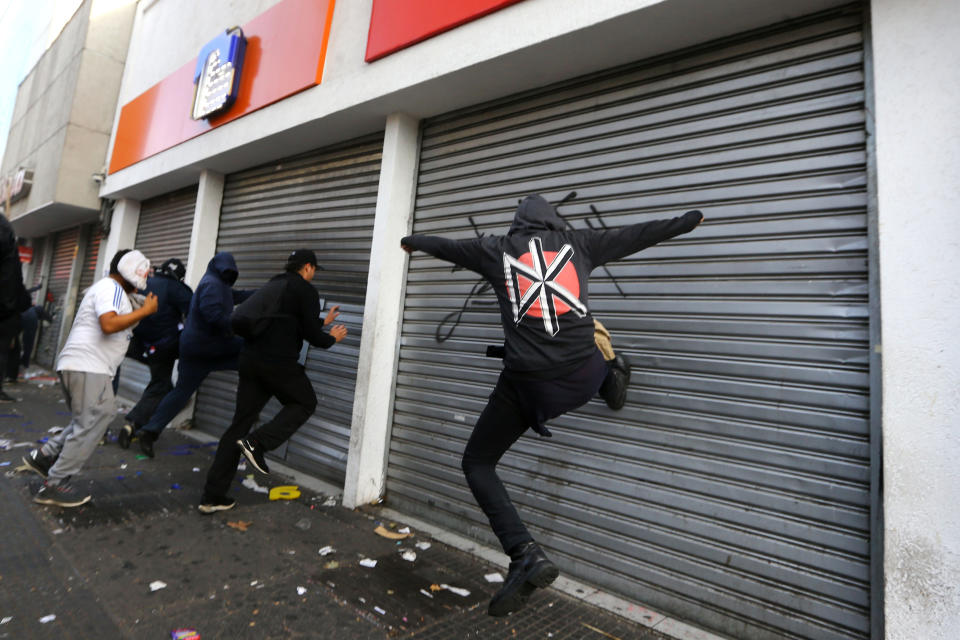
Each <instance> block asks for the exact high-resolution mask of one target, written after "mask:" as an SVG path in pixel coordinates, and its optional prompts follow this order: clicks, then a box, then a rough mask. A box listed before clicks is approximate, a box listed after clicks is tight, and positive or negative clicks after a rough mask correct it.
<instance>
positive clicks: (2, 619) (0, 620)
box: [0, 616, 13, 624]
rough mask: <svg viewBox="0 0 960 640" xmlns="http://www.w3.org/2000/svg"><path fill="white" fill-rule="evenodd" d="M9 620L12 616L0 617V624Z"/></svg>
mask: <svg viewBox="0 0 960 640" xmlns="http://www.w3.org/2000/svg"><path fill="white" fill-rule="evenodd" d="M11 620H13V616H7V617H6V618H0V624H7V623H8V622H10V621H11Z"/></svg>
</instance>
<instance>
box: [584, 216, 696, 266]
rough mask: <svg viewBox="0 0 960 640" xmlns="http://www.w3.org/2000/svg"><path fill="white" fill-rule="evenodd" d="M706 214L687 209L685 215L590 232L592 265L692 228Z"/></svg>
mask: <svg viewBox="0 0 960 640" xmlns="http://www.w3.org/2000/svg"><path fill="white" fill-rule="evenodd" d="M703 219H704V217H703V213H701V212H700V211H699V210H696V209H695V210H693V211H687V212H686V213H685V214H683V215H682V216H679V217H676V218H671V219H669V220H653V221H652V222H641V223H639V224H632V225H629V226H626V227H617V228H614V229H604V230H603V231H593V232H590V233H589V236H588V241H587V242H588V245H589V247H590V255H591V258H592V260H593V265H594V266H596V267H599V266H601V265H603V264H606V263H607V262H612V261H614V260H619V259H620V258H623V257H626V256H629V255H630V254H632V253H636V252H637V251H640V250H642V249H646V248H647V247H652V246H653V245H655V244H657V243H658V242H663V241H664V240H669V239H670V238H673V237H674V236H678V235H680V234H683V233H689V232H690V231H693V230H694V229H695V228H696V227H697V225H699V224H700V223H701V222H703Z"/></svg>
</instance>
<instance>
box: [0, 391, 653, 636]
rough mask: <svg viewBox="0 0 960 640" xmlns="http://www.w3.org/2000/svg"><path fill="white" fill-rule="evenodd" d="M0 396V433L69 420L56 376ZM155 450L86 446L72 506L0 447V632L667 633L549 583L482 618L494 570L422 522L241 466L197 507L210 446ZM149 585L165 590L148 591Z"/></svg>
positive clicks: (32, 431)
mask: <svg viewBox="0 0 960 640" xmlns="http://www.w3.org/2000/svg"><path fill="white" fill-rule="evenodd" d="M7 390H8V392H9V393H11V394H12V395H14V396H17V397H20V398H21V401H20V402H18V403H14V404H6V405H0V439H8V440H11V441H12V442H13V443H14V444H15V445H16V443H27V442H29V443H34V444H35V443H36V442H37V441H38V440H41V439H42V438H44V437H46V436H48V435H49V432H48V429H50V428H51V427H53V426H61V427H62V426H65V425H66V423H67V422H68V420H69V415H68V413H67V411H66V408H65V405H64V403H63V402H62V395H61V393H60V390H59V387H58V386H57V385H56V384H55V383H54V381H53V380H52V379H46V380H44V379H43V378H35V379H33V380H31V381H28V382H24V383H20V384H17V385H11V386H10V387H9V388H8V389H7ZM121 423H122V422H121V418H120V416H119V415H118V418H117V421H116V422H115V423H114V424H113V425H112V429H111V431H112V432H114V433H115V431H116V428H117V427H118V426H119V424H121ZM156 449H157V457H156V459H154V460H149V459H141V457H138V455H137V454H138V453H139V450H138V449H137V446H136V444H134V445H133V447H132V448H131V449H129V450H123V449H120V447H119V446H117V445H116V443H115V442H111V443H109V444H107V445H105V446H101V447H98V449H97V451H96V452H95V453H94V455H93V456H92V458H91V459H90V461H89V463H88V464H87V467H86V468H85V470H84V472H83V473H82V474H81V475H80V476H78V477H77V478H75V482H76V483H77V486H79V487H81V488H84V489H89V490H90V491H91V492H92V494H93V501H92V503H90V504H88V505H85V506H83V507H80V508H77V509H59V508H54V507H43V506H39V505H36V504H33V503H32V501H31V500H32V495H33V491H34V490H35V488H36V486H37V485H38V483H39V481H40V479H39V476H36V475H34V474H29V473H25V472H20V473H16V472H15V471H14V469H15V468H16V467H17V466H18V465H20V457H21V455H23V454H25V453H26V452H27V451H29V448H28V447H27V446H19V447H18V446H15V447H14V448H12V449H8V450H5V451H0V465H2V466H0V474H2V475H0V513H2V514H3V517H2V519H0V638H11V639H12V638H58V639H59V638H83V639H92V638H145V639H146V638H150V639H162V638H170V637H171V632H172V631H174V630H176V629H183V628H192V629H196V630H197V632H199V634H200V636H201V637H202V638H204V639H205V640H207V639H212V638H256V639H265V638H342V639H351V640H363V639H367V638H369V639H374V638H377V639H379V638H419V639H437V640H439V639H443V640H451V639H459V638H511V639H517V638H519V639H527V638H553V639H558V640H561V639H573V638H576V639H583V640H603V639H607V640H610V639H611V638H612V639H614V640H628V639H629V640H634V639H665V638H667V637H668V636H665V635H662V634H660V633H658V632H657V631H654V630H652V629H650V628H648V627H647V626H645V625H642V624H640V623H637V622H635V621H631V620H628V619H626V618H622V617H619V616H617V615H614V614H612V613H610V612H609V611H606V610H603V609H600V608H598V607H596V606H593V605H591V604H589V603H587V602H585V601H583V600H581V599H577V598H572V597H570V596H569V595H566V594H564V593H561V592H560V591H558V590H556V589H548V590H544V591H538V592H537V593H536V594H535V595H534V597H533V598H532V599H531V603H530V605H528V607H527V608H526V609H525V610H523V611H521V612H519V613H517V614H514V615H512V616H509V617H508V618H491V617H489V616H487V615H486V606H487V602H488V601H489V599H490V597H491V596H492V595H493V593H494V592H495V591H496V590H497V588H498V585H497V584H493V583H490V582H488V581H487V580H486V578H485V576H486V575H488V574H492V573H501V575H502V574H503V570H502V569H500V568H499V567H497V566H496V565H495V564H493V563H488V562H486V561H485V560H483V559H481V558H479V557H477V556H476V555H473V554H468V553H465V552H463V551H460V550H458V549H456V548H454V547H452V546H449V545H447V544H445V543H443V542H441V541H438V540H437V539H435V538H433V537H432V536H430V535H429V534H427V533H425V532H424V531H423V530H419V529H414V530H413V534H414V535H413V536H412V537H410V538H407V539H404V540H392V539H387V538H385V537H382V536H380V535H378V534H376V533H375V532H374V529H376V528H377V526H378V525H382V526H384V527H385V528H386V529H388V530H389V531H391V532H396V531H397V530H399V529H400V528H402V527H403V526H404V525H405V524H406V523H405V522H404V521H403V520H402V516H399V515H398V514H394V513H392V512H388V511H384V510H379V509H364V510H360V511H351V510H347V509H344V508H343V507H341V506H339V503H338V500H337V496H333V495H325V494H323V493H318V492H316V491H310V490H307V489H306V488H305V487H301V491H302V495H301V496H300V497H299V498H297V499H295V500H283V501H270V500H269V499H268V497H267V495H266V494H263V493H258V492H255V491H253V490H251V489H249V488H247V487H242V486H241V485H240V481H241V480H242V479H243V478H244V476H245V475H247V474H250V473H252V470H249V471H241V472H240V473H238V474H237V485H236V486H235V488H234V491H233V496H234V497H235V498H237V500H238V502H239V504H238V507H237V508H235V509H233V510H230V511H225V512H221V513H218V514H215V515H212V516H203V515H201V514H199V512H198V511H197V509H196V504H197V501H198V499H199V496H200V491H201V488H202V484H203V479H204V476H205V474H206V471H207V468H208V467H209V464H210V462H211V460H212V456H213V451H214V449H215V443H213V442H212V441H210V440H209V439H199V440H198V439H197V438H196V437H187V436H186V435H184V434H183V433H180V432H176V431H168V432H166V433H165V434H164V436H163V437H162V438H161V440H160V441H159V442H158V443H157V446H156ZM254 480H255V481H256V483H258V484H259V485H261V486H263V487H268V488H269V487H273V486H277V485H282V484H290V483H291V481H290V479H289V478H283V477H278V476H277V474H274V475H271V476H269V477H266V476H262V475H259V474H258V475H256V476H255V477H254ZM427 544H429V546H427ZM328 546H330V547H333V549H335V551H333V552H332V553H329V554H328V555H321V554H320V553H319V551H320V550H321V549H322V548H324V547H328ZM403 552H413V553H415V554H416V559H414V560H412V561H409V560H407V559H404V557H403V555H402V554H403ZM407 557H411V556H410V554H409V553H408V554H407ZM361 560H375V561H376V566H374V567H366V566H363V565H361V564H360V561H361ZM157 582H162V583H163V584H164V585H165V586H164V587H162V588H159V589H156V590H152V587H151V584H154V586H157V585H156V583H157ZM440 585H449V586H450V587H453V588H454V589H447V588H443V587H441V586H440ZM51 615H52V616H56V617H55V618H53V619H49V616H51ZM8 618H9V619H8ZM43 620H49V621H47V622H43Z"/></svg>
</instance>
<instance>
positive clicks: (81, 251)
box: [57, 225, 91, 353]
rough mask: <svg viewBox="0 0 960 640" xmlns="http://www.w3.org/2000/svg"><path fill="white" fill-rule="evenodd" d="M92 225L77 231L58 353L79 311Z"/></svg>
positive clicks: (62, 316) (64, 300)
mask: <svg viewBox="0 0 960 640" xmlns="http://www.w3.org/2000/svg"><path fill="white" fill-rule="evenodd" d="M90 232H91V229H90V225H83V226H81V227H80V230H79V231H78V233H77V244H76V246H75V247H74V249H73V264H72V265H70V279H69V280H68V281H67V293H66V295H65V297H64V299H63V314H62V315H61V316H60V338H59V340H58V341H57V353H60V349H61V348H63V344H64V343H65V342H66V341H67V336H68V335H70V327H72V326H73V317H74V315H76V311H77V295H78V293H79V291H80V276H81V275H82V274H83V263H84V262H86V259H87V239H88V238H89V237H90Z"/></svg>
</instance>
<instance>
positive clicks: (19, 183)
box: [0, 167, 33, 203]
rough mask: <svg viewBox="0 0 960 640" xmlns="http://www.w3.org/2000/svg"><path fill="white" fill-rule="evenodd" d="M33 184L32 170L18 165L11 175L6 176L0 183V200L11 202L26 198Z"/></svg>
mask: <svg viewBox="0 0 960 640" xmlns="http://www.w3.org/2000/svg"><path fill="white" fill-rule="evenodd" d="M31 186H33V171H30V170H29V169H24V168H23V167H20V168H19V169H17V171H16V172H15V173H13V174H12V175H9V176H6V177H5V178H4V179H3V182H2V184H0V202H4V203H5V202H7V200H8V199H9V201H10V202H11V203H14V202H16V201H17V200H22V199H23V198H26V197H27V195H28V194H29V193H30V187H31Z"/></svg>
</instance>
